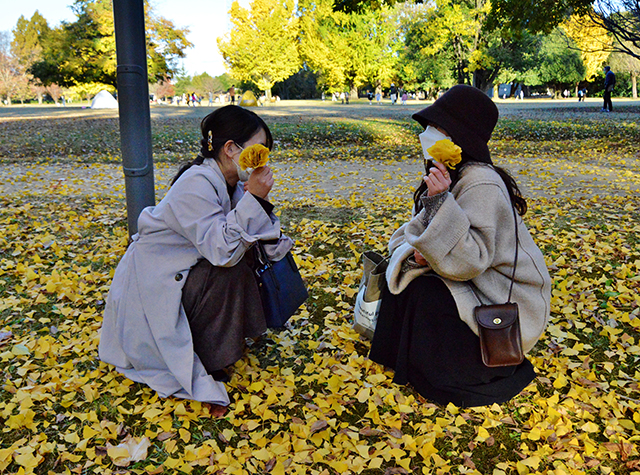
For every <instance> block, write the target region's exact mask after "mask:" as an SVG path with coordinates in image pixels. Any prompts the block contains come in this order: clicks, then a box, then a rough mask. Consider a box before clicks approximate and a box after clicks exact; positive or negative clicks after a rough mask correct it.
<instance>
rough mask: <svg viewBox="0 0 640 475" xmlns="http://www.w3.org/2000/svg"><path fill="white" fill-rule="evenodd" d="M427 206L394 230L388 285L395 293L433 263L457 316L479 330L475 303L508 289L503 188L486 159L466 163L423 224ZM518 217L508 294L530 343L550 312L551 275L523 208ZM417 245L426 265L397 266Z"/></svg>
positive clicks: (511, 237) (510, 234) (509, 244)
mask: <svg viewBox="0 0 640 475" xmlns="http://www.w3.org/2000/svg"><path fill="white" fill-rule="evenodd" d="M424 212H425V210H422V211H421V212H420V213H418V215H416V216H414V217H413V219H412V220H411V221H409V222H408V223H406V224H404V225H403V226H402V227H400V228H399V229H398V230H397V231H396V232H395V233H394V235H393V236H392V237H391V240H390V242H389V251H390V252H391V253H392V255H391V259H390V262H389V267H388V269H387V274H386V277H387V282H388V284H389V290H390V291H391V292H392V293H393V294H399V293H400V292H402V291H403V290H404V289H405V288H406V286H407V285H408V284H409V283H410V282H411V280H412V279H414V278H415V277H417V276H418V275H422V274H424V273H426V272H429V271H430V270H432V271H434V272H435V273H436V274H437V275H438V276H439V277H440V278H441V279H442V280H443V281H444V283H445V284H446V285H447V287H448V288H449V290H450V291H451V294H452V296H453V298H454V300H455V302H456V305H457V307H458V313H459V314H460V318H461V319H462V320H463V321H464V322H465V323H466V324H467V325H468V326H469V328H471V330H473V331H474V332H475V333H476V334H477V333H478V328H477V325H476V323H475V320H474V317H473V310H474V308H475V307H476V306H478V305H480V303H483V304H499V303H505V302H506V300H507V296H508V295H509V285H510V283H511V274H512V272H513V259H514V253H515V245H516V240H515V232H514V218H513V211H512V208H511V202H510V199H509V193H508V191H507V188H506V186H505V184H504V182H503V181H502V179H501V178H500V176H499V175H498V174H497V173H496V171H495V170H493V169H492V168H491V167H489V166H484V165H470V166H467V167H465V168H464V169H463V170H462V171H461V178H460V180H459V181H458V182H457V183H456V185H455V186H454V187H453V189H452V190H451V193H449V194H448V196H447V198H446V200H445V201H444V203H443V204H442V206H441V207H440V208H439V210H438V212H437V213H436V215H435V216H434V217H433V219H432V220H431V221H430V222H429V225H428V226H426V227H425V225H424V223H423V215H424ZM517 220H518V236H519V239H520V247H519V255H518V265H517V270H516V276H515V284H514V287H513V294H512V297H511V300H512V301H513V302H516V303H517V304H518V308H519V313H520V325H521V332H522V344H523V348H524V350H525V351H529V350H531V348H533V346H534V345H535V344H536V342H537V341H538V339H539V338H540V336H541V334H542V332H543V331H544V329H545V327H546V325H547V322H548V320H549V314H550V300H551V279H550V277H549V273H548V271H547V266H546V263H545V260H544V257H543V255H542V252H541V251H540V249H539V248H538V246H537V245H536V243H535V242H534V241H533V239H532V237H531V235H530V234H529V231H528V229H527V227H526V225H525V224H524V222H523V221H522V219H521V218H520V216H518V218H517ZM414 249H417V250H418V251H420V253H421V254H422V255H423V256H424V258H425V259H426V260H427V262H428V263H429V267H427V268H424V267H423V268H420V269H414V270H409V272H401V267H402V263H403V261H404V260H405V259H406V258H407V257H409V256H411V255H413V251H414ZM470 283H472V284H473V286H474V287H475V289H472V286H471V285H470ZM474 290H475V293H474Z"/></svg>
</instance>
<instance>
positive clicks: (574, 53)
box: [538, 28, 586, 97]
mask: <svg viewBox="0 0 640 475" xmlns="http://www.w3.org/2000/svg"><path fill="white" fill-rule="evenodd" d="M585 72H586V68H585V65H584V62H583V61H582V58H581V56H580V51H579V50H578V48H577V46H576V45H575V43H574V42H573V40H571V38H569V37H567V35H566V34H565V33H564V31H563V30H562V29H561V28H556V29H555V30H553V31H552V32H551V34H550V35H548V36H545V37H544V39H543V40H542V46H541V48H540V58H539V67H538V78H539V82H540V83H541V84H546V85H548V86H549V87H550V88H551V89H552V90H553V92H554V96H555V97H559V96H560V91H561V89H562V88H565V87H566V86H573V85H575V84H577V83H578V82H580V81H582V80H583V79H584V78H585Z"/></svg>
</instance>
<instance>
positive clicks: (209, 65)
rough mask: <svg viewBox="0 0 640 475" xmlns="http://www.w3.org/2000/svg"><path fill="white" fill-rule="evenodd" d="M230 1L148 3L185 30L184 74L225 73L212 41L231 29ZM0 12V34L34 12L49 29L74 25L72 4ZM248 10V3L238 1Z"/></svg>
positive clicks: (27, 1) (28, 1)
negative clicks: (191, 45)
mask: <svg viewBox="0 0 640 475" xmlns="http://www.w3.org/2000/svg"><path fill="white" fill-rule="evenodd" d="M232 1H233V0H151V2H152V5H153V6H154V9H155V11H156V13H157V14H159V15H160V16H163V17H165V18H166V19H168V20H171V21H172V22H173V24H174V25H175V26H177V27H179V28H184V27H188V28H189V30H190V33H189V34H188V35H187V38H188V39H189V41H191V43H193V47H192V48H189V49H187V50H186V55H187V56H186V58H184V59H181V60H180V61H181V62H182V64H183V65H184V68H185V70H186V71H187V74H189V75H190V76H195V75H197V74H201V73H203V72H207V73H209V74H210V75H211V76H219V75H220V74H223V73H224V72H225V67H224V63H223V61H222V56H221V55H220V52H219V51H218V44H217V41H216V39H217V38H218V37H219V36H223V35H224V34H225V33H227V32H228V31H229V30H230V29H231V21H230V20H229V10H230V9H231V3H232ZM2 3H3V5H2V9H1V12H0V31H11V30H13V28H15V26H16V23H17V22H18V18H20V15H24V17H25V18H27V19H30V18H31V16H32V15H33V13H34V12H35V11H36V10H38V11H40V14H41V15H42V16H43V17H45V18H46V19H47V22H48V23H49V26H52V27H54V26H58V25H59V24H60V22H61V21H63V20H64V21H74V20H75V19H76V16H75V15H74V14H73V12H72V11H71V8H70V5H72V4H73V0H18V1H16V0H11V1H3V2H2ZM239 3H240V5H241V6H243V7H245V8H248V7H249V3H250V1H249V0H239Z"/></svg>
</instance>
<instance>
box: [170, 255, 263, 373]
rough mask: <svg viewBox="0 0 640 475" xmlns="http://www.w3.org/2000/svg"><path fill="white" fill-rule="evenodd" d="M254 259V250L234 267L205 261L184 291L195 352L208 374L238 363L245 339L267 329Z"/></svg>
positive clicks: (197, 267)
mask: <svg viewBox="0 0 640 475" xmlns="http://www.w3.org/2000/svg"><path fill="white" fill-rule="evenodd" d="M253 260H254V253H253V252H251V251H249V252H247V253H245V255H244V257H243V258H242V260H241V261H240V262H238V264H236V265H235V266H233V267H216V266H214V265H212V264H211V263H210V262H209V261H207V260H206V259H202V260H200V261H198V263H197V264H196V265H195V266H193V267H192V268H191V270H190V271H189V276H188V277H187V281H186V283H185V285H184V288H183V289H182V305H183V307H184V310H185V313H186V314H187V319H188V320H189V326H190V328H191V335H192V338H193V347H194V351H195V353H196V354H197V355H198V358H200V361H202V364H203V365H204V367H205V369H206V370H207V372H208V373H209V374H213V373H216V372H218V371H219V370H221V369H224V368H225V367H227V366H229V365H232V364H233V363H235V362H236V361H238V360H239V359H240V358H241V357H242V355H243V354H244V350H245V338H257V337H259V336H260V335H262V334H263V333H264V332H265V331H266V330H267V324H266V322H265V318H264V312H263V310H262V301H261V300H260V292H259V290H258V284H257V282H256V279H255V277H254V273H253V269H252V264H253Z"/></svg>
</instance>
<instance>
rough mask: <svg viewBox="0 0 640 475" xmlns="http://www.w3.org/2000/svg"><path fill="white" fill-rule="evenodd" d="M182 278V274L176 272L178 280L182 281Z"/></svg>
mask: <svg viewBox="0 0 640 475" xmlns="http://www.w3.org/2000/svg"><path fill="white" fill-rule="evenodd" d="M181 280H182V274H180V273H179V272H178V273H177V274H176V282H180V281H181Z"/></svg>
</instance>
